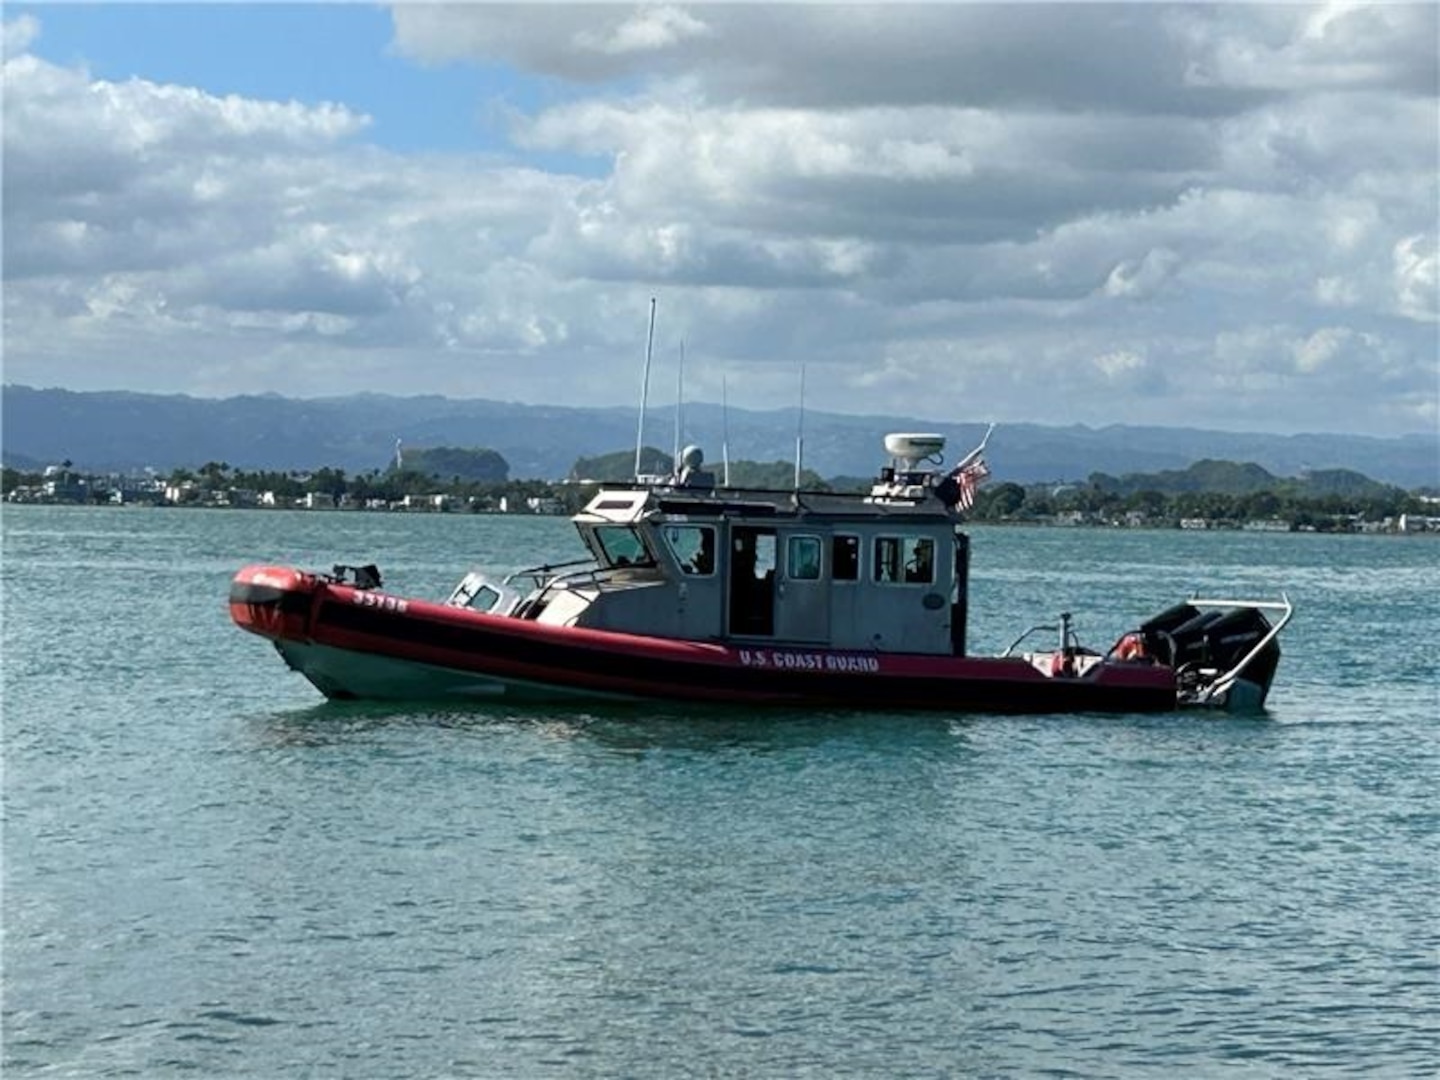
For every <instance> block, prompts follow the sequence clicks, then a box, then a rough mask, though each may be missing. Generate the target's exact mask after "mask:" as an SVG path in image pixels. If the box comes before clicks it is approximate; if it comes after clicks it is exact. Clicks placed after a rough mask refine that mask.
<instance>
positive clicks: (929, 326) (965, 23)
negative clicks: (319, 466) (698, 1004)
mask: <svg viewBox="0 0 1440 1080" xmlns="http://www.w3.org/2000/svg"><path fill="white" fill-rule="evenodd" d="M1437 13H1440V7H1437V5H1435V4H1433V3H1426V4H1415V5H1408V4H1348V3H1341V4H1323V5H1313V6H1312V5H1299V4H1283V5H1276V6H1269V5H1259V4H1238V3H1234V4H1220V5H1215V6H1207V5H1196V4H1181V5H1163V4H1152V3H1131V4H1113V5H1110V4H1040V3H1024V4H1010V5H1003V6H1002V5H987V4H978V3H977V4H971V3H929V4H897V3H879V4H845V5H827V4H818V3H803V4H770V3H765V4H761V3H731V4H705V5H692V4H684V3H662V4H654V5H646V4H626V5H613V6H612V5H609V4H599V3H582V4H573V5H566V4H555V3H528V4H520V5H503V4H477V3H471V4H442V5H429V4H416V3H406V4H399V5H390V6H385V5H361V4H339V3H334V4H316V5H288V4H270V3H251V4H193V5H189V4H135V5H130V4H99V5H69V4H37V5H26V4H20V3H7V4H6V5H5V7H4V8H3V16H0V17H3V26H4V85H3V90H4V103H3V108H4V113H3V226H4V234H3V278H4V281H3V284H4V326H3V335H4V338H3V346H4V355H3V377H4V381H5V382H6V383H10V384H23V385H30V386H58V387H66V388H70V389H75V390H98V389H124V390H136V391H148V392H162V393H185V394H192V395H196V396H203V397H225V396H231V395H235V394H249V393H265V392H276V393H281V394H286V395H289V396H296V397H313V396H329V395H336V394H348V393H357V392H376V393H390V394H444V395H447V396H450V397H467V398H477V397H478V398H492V399H499V400H506V401H523V402H528V403H535V404H563V405H586V404H600V405H619V406H630V407H633V406H634V405H636V404H637V403H638V399H639V394H640V384H641V378H642V371H643V362H644V358H645V351H646V339H647V326H648V319H649V313H650V301H651V299H652V298H654V299H655V300H656V329H655V339H654V364H653V368H652V375H651V392H650V395H651V401H652V402H666V401H673V400H674V397H675V393H676V386H677V384H678V382H679V381H680V375H681V371H680V363H681V361H680V356H681V353H682V349H683V354H684V363H683V382H684V396H685V398H686V399H687V400H690V401H709V402H717V403H718V402H719V401H720V400H721V398H722V395H723V396H724V397H725V398H726V399H727V400H728V401H729V403H730V404H731V405H734V406H739V407H746V408H780V407H787V406H793V405H794V404H796V403H797V402H798V401H799V395H800V387H801V384H802V378H803V385H804V404H805V406H806V407H807V408H812V409H823V410H827V411H835V412H843V413H857V414H876V413H886V414H900V415H908V416H915V417H926V418H932V419H935V420H937V421H947V422H962V421H980V420H994V421H1000V422H1002V423H1003V422H1006V421H1009V422H1021V421H1031V422H1037V423H1046V424H1085V425H1090V426H1104V425H1108V424H1146V425H1157V424H1158V425H1169V426H1187V427H1209V428H1218V429H1222V430H1236V431H1264V432H1272V433H1279V434H1286V433H1293V432H1301V431H1317V432H1348V433H1357V434H1370V435H1382V436H1383V435H1398V434H1402V433H1415V432H1420V433H1435V432H1437V431H1440V268H1437V266H1440V254H1437V247H1440V221H1437V218H1440V25H1437ZM802 371H803V377H802Z"/></svg>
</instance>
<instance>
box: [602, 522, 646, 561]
mask: <svg viewBox="0 0 1440 1080" xmlns="http://www.w3.org/2000/svg"><path fill="white" fill-rule="evenodd" d="M595 540H596V542H597V543H598V544H599V545H600V550H601V551H602V552H603V553H604V555H605V564H606V565H607V566H654V565H655V560H654V559H652V558H651V557H650V552H648V551H647V550H645V544H644V542H643V541H641V539H640V534H639V533H637V532H636V531H635V530H634V529H633V528H631V527H630V526H629V525H597V526H596V527H595Z"/></svg>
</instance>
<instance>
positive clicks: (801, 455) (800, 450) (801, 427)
mask: <svg viewBox="0 0 1440 1080" xmlns="http://www.w3.org/2000/svg"><path fill="white" fill-rule="evenodd" d="M804 462H805V365H804V364H803V363H802V364H801V365H800V415H799V417H798V418H797V419H796V421H795V490H796V491H799V490H800V469H801V467H802V466H803V464H804Z"/></svg>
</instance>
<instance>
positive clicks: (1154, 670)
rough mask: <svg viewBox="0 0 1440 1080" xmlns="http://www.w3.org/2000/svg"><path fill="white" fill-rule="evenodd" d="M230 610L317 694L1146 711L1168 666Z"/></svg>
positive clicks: (297, 597) (242, 607) (270, 578)
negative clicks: (1043, 664) (1046, 666)
mask: <svg viewBox="0 0 1440 1080" xmlns="http://www.w3.org/2000/svg"><path fill="white" fill-rule="evenodd" d="M230 615H231V617H232V618H233V619H234V621H235V622H236V624H237V625H239V626H240V627H241V628H242V629H245V630H248V631H250V632H251V633H254V634H258V635H260V636H261V637H265V638H267V639H269V640H271V641H273V642H274V643H275V645H276V647H277V648H278V649H279V651H280V653H281V655H282V656H284V657H285V659H286V661H287V663H289V664H290V666H291V667H293V668H295V669H296V670H298V671H300V672H301V673H302V674H304V675H305V676H306V677H307V678H309V679H310V681H311V682H312V683H314V684H315V686H316V687H317V688H318V689H319V690H320V691H321V692H322V693H324V694H325V695H326V696H327V697H332V698H379V699H386V698H390V699H405V700H417V699H427V698H465V699H472V700H474V699H485V698H494V697H516V698H522V699H571V700H573V699H577V698H579V699H605V698H611V699H614V698H621V699H646V698H651V699H668V700H688V701H710V702H733V703H742V704H766V705H825V706H840V707H851V708H867V709H938V710H945V711H954V712H964V711H985V712H1031V713H1039V712H1158V711H1169V710H1173V709H1175V708H1176V707H1177V699H1176V683H1175V677H1174V672H1173V671H1171V669H1170V668H1168V667H1165V666H1162V665H1158V664H1153V663H1148V662H1139V663H1136V662H1120V661H1108V660H1107V661H1104V662H1099V663H1095V664H1093V665H1092V666H1091V667H1090V668H1089V669H1088V670H1087V671H1086V672H1085V673H1084V674H1083V675H1079V676H1072V675H1067V674H1064V673H1056V674H1051V673H1049V672H1048V671H1042V670H1040V668H1039V667H1037V666H1036V665H1035V664H1033V663H1031V662H1030V661H1029V660H1027V659H1025V658H1023V657H956V656H929V655H917V654H897V653H879V652H859V651H853V650H832V649H819V648H805V647H789V646H773V645H771V644H769V643H767V642H764V641H756V642H754V643H753V644H738V643H733V642H732V643H723V644H722V643H719V642H705V641H674V640H669V639H663V638H654V637H646V636H643V635H635V634H621V633H613V632H608V631H601V630H587V629H580V628H574V627H564V626H552V625H547V624H543V623H537V622H532V621H528V620H524V619H515V618H509V617H505V616H495V615H486V614H482V613H479V612H475V611H471V610H469V609H466V608H457V607H451V606H448V605H445V604H436V603H431V602H428V601H424V600H412V599H408V598H402V597H396V596H391V595H389V594H387V593H383V592H380V591H378V590H374V589H357V588H354V587H351V586H348V585H343V584H339V583H336V582H334V581H331V580H328V579H326V578H322V577H319V576H317V575H314V574H308V573H305V572H303V571H299V570H294V569H290V568H286V567H273V566H250V567H246V568H245V569H243V570H241V571H240V572H239V573H238V574H237V575H236V576H235V579H234V581H233V583H232V586H231V591H230Z"/></svg>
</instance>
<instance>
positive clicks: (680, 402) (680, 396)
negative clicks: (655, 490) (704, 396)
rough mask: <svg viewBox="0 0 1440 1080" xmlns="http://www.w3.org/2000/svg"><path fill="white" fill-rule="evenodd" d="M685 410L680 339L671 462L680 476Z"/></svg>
mask: <svg viewBox="0 0 1440 1080" xmlns="http://www.w3.org/2000/svg"><path fill="white" fill-rule="evenodd" d="M684 410H685V339H684V338H681V339H680V368H679V370H678V371H677V372H676V373H675V452H674V454H673V455H672V458H671V460H672V461H673V462H674V464H673V466H672V468H674V470H675V475H676V476H679V475H680V434H681V432H680V428H681V418H682V416H683V415H684Z"/></svg>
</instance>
